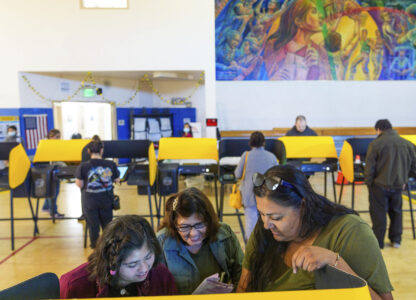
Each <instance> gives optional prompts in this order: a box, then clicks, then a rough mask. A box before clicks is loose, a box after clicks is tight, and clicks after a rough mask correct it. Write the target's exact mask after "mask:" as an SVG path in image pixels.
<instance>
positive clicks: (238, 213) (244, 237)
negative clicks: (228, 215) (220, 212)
mask: <svg viewBox="0 0 416 300" xmlns="http://www.w3.org/2000/svg"><path fill="white" fill-rule="evenodd" d="M235 212H236V215H237V218H238V223H239V224H240V229H241V234H242V235H243V241H244V245H247V240H246V231H245V230H244V224H243V221H242V220H241V216H240V212H239V211H238V209H237V208H236V209H235Z"/></svg>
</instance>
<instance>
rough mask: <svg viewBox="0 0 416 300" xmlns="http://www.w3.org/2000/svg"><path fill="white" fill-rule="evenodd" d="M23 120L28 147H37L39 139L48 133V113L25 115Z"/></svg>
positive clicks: (30, 148) (29, 148)
mask: <svg viewBox="0 0 416 300" xmlns="http://www.w3.org/2000/svg"><path fill="white" fill-rule="evenodd" d="M23 120H24V124H25V137H26V146H27V149H28V150H32V149H36V147H37V146H38V143H39V141H40V140H41V139H44V138H46V137H47V135H48V115H46V114H44V115H23Z"/></svg>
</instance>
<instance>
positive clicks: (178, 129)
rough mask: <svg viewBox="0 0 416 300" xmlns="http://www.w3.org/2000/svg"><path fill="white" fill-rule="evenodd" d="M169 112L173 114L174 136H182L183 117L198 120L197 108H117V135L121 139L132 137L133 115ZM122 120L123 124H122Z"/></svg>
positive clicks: (193, 120) (192, 120)
mask: <svg viewBox="0 0 416 300" xmlns="http://www.w3.org/2000/svg"><path fill="white" fill-rule="evenodd" d="M158 113H169V114H171V115H172V130H173V136H180V135H181V133H182V129H183V119H184V118H189V119H190V120H191V122H195V120H196V109H195V108H144V109H143V108H117V136H118V139H119V140H129V139H130V131H131V130H130V126H131V124H130V118H131V115H140V114H158ZM120 120H122V123H123V125H119V124H120V122H119V121H120Z"/></svg>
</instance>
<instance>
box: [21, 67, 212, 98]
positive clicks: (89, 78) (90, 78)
mask: <svg viewBox="0 0 416 300" xmlns="http://www.w3.org/2000/svg"><path fill="white" fill-rule="evenodd" d="M204 76H205V72H202V73H201V75H200V76H199V80H198V81H197V83H196V84H195V88H194V89H193V90H192V92H191V93H190V94H189V95H188V96H187V97H184V98H183V100H184V101H183V102H182V103H180V104H186V103H187V102H188V101H189V100H190V99H191V98H192V96H193V95H194V94H195V92H196V91H197V89H198V88H199V87H200V85H201V84H202V82H203V81H204ZM22 79H23V80H24V81H25V82H26V84H27V86H28V88H29V89H30V90H31V91H32V92H33V93H34V94H35V95H36V96H37V97H38V98H40V99H41V100H42V101H46V102H48V103H52V99H50V98H46V97H45V96H43V95H42V94H41V93H40V92H39V91H38V90H37V89H36V88H35V87H34V86H33V85H32V83H31V82H30V80H29V79H28V78H27V77H26V75H22ZM140 82H145V83H147V85H148V86H149V87H150V88H151V90H152V91H153V93H155V94H156V96H157V97H158V98H159V99H160V101H162V102H165V103H167V104H175V103H173V101H170V100H169V99H167V98H166V97H164V96H162V95H161V93H160V91H159V90H158V89H156V88H155V87H154V85H153V81H152V80H151V79H150V77H149V75H148V74H147V73H146V74H144V75H143V77H142V78H140V79H139V80H138V85H137V88H136V89H135V91H134V93H133V95H132V96H131V97H129V98H128V99H127V100H126V101H124V102H120V103H119V102H115V101H113V100H111V99H108V98H106V97H105V96H104V95H103V93H100V94H98V93H97V95H99V96H100V97H101V99H102V100H104V101H106V102H109V103H111V104H117V105H118V106H124V105H126V104H129V103H131V102H132V101H133V100H134V98H136V96H137V94H138V93H139V91H140ZM89 83H90V84H91V85H92V86H95V85H96V81H95V79H94V77H93V76H92V72H87V75H86V76H85V78H84V80H83V81H81V84H80V86H79V87H78V88H77V89H76V90H75V91H74V92H73V93H72V95H70V96H68V97H67V98H66V99H61V100H56V101H57V102H67V101H71V100H73V98H74V97H75V96H76V95H77V94H78V93H79V92H80V91H81V90H82V89H83V88H85V87H86V86H88V84H89ZM98 89H99V88H96V92H97V90H98Z"/></svg>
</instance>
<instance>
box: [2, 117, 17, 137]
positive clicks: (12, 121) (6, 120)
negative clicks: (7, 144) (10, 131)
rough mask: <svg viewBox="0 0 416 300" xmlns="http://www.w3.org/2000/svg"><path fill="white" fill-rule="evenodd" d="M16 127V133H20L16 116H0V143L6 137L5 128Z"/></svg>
mask: <svg viewBox="0 0 416 300" xmlns="http://www.w3.org/2000/svg"><path fill="white" fill-rule="evenodd" d="M12 125H13V126H16V128H17V133H18V134H19V133H20V123H19V117H17V116H0V142H2V141H4V140H5V139H6V137H7V128H9V126H12Z"/></svg>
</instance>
